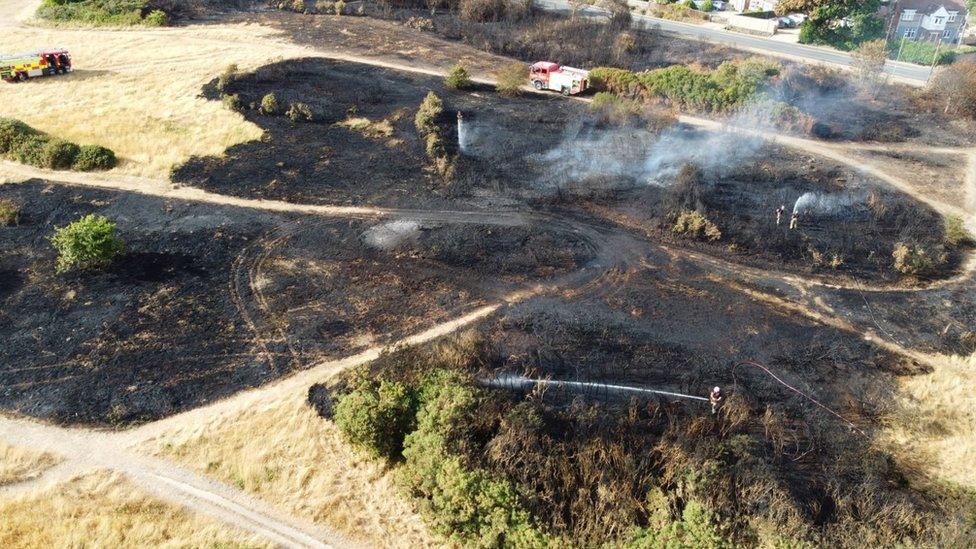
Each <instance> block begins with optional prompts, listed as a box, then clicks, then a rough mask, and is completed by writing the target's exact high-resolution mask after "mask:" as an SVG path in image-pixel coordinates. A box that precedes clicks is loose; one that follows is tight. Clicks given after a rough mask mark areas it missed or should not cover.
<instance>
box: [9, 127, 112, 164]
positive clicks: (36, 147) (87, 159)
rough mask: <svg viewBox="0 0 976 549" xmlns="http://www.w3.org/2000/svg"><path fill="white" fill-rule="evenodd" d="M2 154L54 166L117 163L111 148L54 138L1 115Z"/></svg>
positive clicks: (22, 160)
mask: <svg viewBox="0 0 976 549" xmlns="http://www.w3.org/2000/svg"><path fill="white" fill-rule="evenodd" d="M0 155H2V156H4V157H5V158H8V159H13V160H16V161H18V162H22V163H24V164H29V165H31V166H37V167H39V168H49V169H53V170H66V169H69V168H71V169H75V170H78V171H93V170H108V169H111V168H114V167H115V165H116V163H117V160H116V158H115V153H114V152H112V151H111V150H110V149H106V148H105V147H102V146H99V145H83V146H78V145H76V144H75V143H72V142H70V141H65V140H64V139H57V138H51V137H48V136H47V135H44V134H42V133H40V132H38V131H37V130H35V129H34V128H31V127H30V126H28V125H27V124H24V123H23V122H21V121H20V120H14V119H12V118H0Z"/></svg>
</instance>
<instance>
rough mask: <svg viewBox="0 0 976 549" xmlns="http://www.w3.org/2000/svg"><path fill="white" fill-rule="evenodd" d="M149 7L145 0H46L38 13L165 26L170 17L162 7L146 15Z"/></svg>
mask: <svg viewBox="0 0 976 549" xmlns="http://www.w3.org/2000/svg"><path fill="white" fill-rule="evenodd" d="M146 6H147V2H146V0H44V1H43V2H42V3H41V6H40V7H39V8H38V10H37V16H38V17H39V18H41V19H47V20H50V21H58V22H69V23H83V24H87V25H110V26H132V25H147V26H162V25H166V24H168V23H169V16H168V15H167V14H166V13H165V12H163V11H161V10H152V11H150V12H149V13H148V14H147V15H146V17H145V18H143V16H142V13H143V11H144V10H145V9H146Z"/></svg>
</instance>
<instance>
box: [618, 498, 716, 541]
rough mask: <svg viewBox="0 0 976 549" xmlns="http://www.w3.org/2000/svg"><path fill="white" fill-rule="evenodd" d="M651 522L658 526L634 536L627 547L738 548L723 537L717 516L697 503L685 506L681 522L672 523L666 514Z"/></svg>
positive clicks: (657, 515)
mask: <svg viewBox="0 0 976 549" xmlns="http://www.w3.org/2000/svg"><path fill="white" fill-rule="evenodd" d="M653 519H656V520H653ZM652 522H655V524H652V525H651V526H649V527H648V528H643V529H640V530H638V531H637V532H635V534H634V537H633V538H632V539H631V540H630V542H629V543H627V545H626V547H628V548H629V549H656V548H659V547H675V548H684V547H689V548H690V547H695V548H701V549H726V548H728V549H731V548H732V547H735V545H734V544H733V543H732V542H731V541H730V540H729V539H727V536H726V535H725V534H724V531H723V530H724V529H723V524H722V523H721V522H720V521H719V520H718V518H717V516H716V515H715V513H714V512H712V511H711V510H709V509H708V508H707V507H705V506H704V505H702V504H701V503H699V502H697V501H689V502H688V503H687V504H685V506H684V509H683V510H682V512H681V519H680V520H674V521H672V520H670V519H669V518H668V517H667V514H666V513H656V516H655V517H653V518H652Z"/></svg>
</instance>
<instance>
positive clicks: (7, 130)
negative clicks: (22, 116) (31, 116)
mask: <svg viewBox="0 0 976 549" xmlns="http://www.w3.org/2000/svg"><path fill="white" fill-rule="evenodd" d="M34 135H37V131H35V130H34V128H31V127H30V126H28V125H27V124H24V123H23V122H21V121H20V120H14V119H13V118H0V154H7V153H10V152H13V151H14V150H16V149H17V147H18V146H20V144H21V143H22V142H24V141H25V140H27V138H29V137H31V136H34Z"/></svg>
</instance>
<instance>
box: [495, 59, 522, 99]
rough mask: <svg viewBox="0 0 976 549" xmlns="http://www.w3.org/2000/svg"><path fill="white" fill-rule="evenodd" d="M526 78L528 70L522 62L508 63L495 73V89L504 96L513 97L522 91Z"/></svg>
mask: <svg viewBox="0 0 976 549" xmlns="http://www.w3.org/2000/svg"><path fill="white" fill-rule="evenodd" d="M528 78H529V70H528V67H526V66H525V64H524V63H520V62H518V61H516V62H513V63H508V64H507V65H505V66H504V67H502V68H501V69H500V70H499V71H498V73H497V74H496V75H495V90H497V91H498V93H499V94H500V95H503V96H505V97H515V96H517V95H519V94H521V93H522V86H524V85H525V83H526V82H528Z"/></svg>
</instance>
